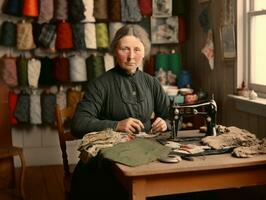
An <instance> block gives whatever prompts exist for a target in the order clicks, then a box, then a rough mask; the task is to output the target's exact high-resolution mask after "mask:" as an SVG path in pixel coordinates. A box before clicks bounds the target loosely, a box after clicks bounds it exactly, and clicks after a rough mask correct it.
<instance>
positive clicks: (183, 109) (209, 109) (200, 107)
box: [170, 99, 217, 140]
mask: <svg viewBox="0 0 266 200" xmlns="http://www.w3.org/2000/svg"><path fill="white" fill-rule="evenodd" d="M170 113H171V125H172V134H171V139H173V140H177V134H178V130H179V129H180V127H179V126H180V120H181V118H182V117H185V116H191V115H201V116H203V117H204V118H205V119H206V123H207V132H206V136H216V113H217V105H216V102H215V101H214V100H213V99H211V100H209V101H204V102H199V103H196V104H188V105H187V104H182V105H179V104H176V103H175V102H174V101H171V108H170Z"/></svg>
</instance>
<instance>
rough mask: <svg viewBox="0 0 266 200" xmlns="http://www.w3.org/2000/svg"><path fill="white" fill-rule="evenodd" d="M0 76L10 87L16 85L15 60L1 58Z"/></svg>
mask: <svg viewBox="0 0 266 200" xmlns="http://www.w3.org/2000/svg"><path fill="white" fill-rule="evenodd" d="M0 61H1V66H2V67H0V75H1V78H2V79H3V81H4V82H5V83H6V84H7V85H8V86H11V87H14V86H17V85H18V79H17V65H16V59H15V58H10V57H3V58H2V59H1V60H0Z"/></svg>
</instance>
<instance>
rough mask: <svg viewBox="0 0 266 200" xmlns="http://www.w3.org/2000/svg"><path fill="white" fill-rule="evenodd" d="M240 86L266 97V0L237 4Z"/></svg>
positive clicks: (249, 0) (240, 1)
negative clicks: (243, 84)
mask: <svg viewBox="0 0 266 200" xmlns="http://www.w3.org/2000/svg"><path fill="white" fill-rule="evenodd" d="M237 13H238V16H237V30H238V31H237V49H238V63H237V66H238V77H237V79H238V87H239V86H240V84H241V82H242V81H243V80H245V81H246V83H248V87H249V89H254V90H255V91H256V92H258V93H259V94H265V95H266V1H262V0H238V1H237Z"/></svg>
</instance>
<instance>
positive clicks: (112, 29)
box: [109, 22, 124, 41]
mask: <svg viewBox="0 0 266 200" xmlns="http://www.w3.org/2000/svg"><path fill="white" fill-rule="evenodd" d="M122 26H124V24H123V23H122V22H110V23H109V41H112V40H113V39H114V37H115V34H116V31H117V30H118V29H120V28H121V27H122Z"/></svg>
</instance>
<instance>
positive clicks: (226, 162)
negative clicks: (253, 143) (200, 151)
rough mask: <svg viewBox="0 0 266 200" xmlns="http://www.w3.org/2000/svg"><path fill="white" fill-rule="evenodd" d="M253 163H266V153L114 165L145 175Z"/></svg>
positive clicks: (127, 172)
mask: <svg viewBox="0 0 266 200" xmlns="http://www.w3.org/2000/svg"><path fill="white" fill-rule="evenodd" d="M255 165H266V155H257V156H254V157H252V158H235V157H233V156H232V155H231V154H221V155H208V156H199V157H195V158H194V161H186V160H182V161H181V162H179V163H162V162H159V161H155V162H152V163H149V164H146V165H141V166H137V167H128V166H125V165H123V164H119V163H116V167H118V169H120V170H121V171H122V172H123V173H124V175H125V176H145V175H155V174H166V173H179V172H191V171H202V170H212V169H226V168H236V167H246V166H255Z"/></svg>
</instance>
